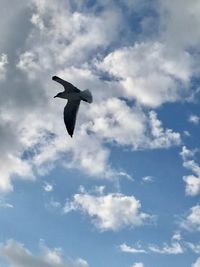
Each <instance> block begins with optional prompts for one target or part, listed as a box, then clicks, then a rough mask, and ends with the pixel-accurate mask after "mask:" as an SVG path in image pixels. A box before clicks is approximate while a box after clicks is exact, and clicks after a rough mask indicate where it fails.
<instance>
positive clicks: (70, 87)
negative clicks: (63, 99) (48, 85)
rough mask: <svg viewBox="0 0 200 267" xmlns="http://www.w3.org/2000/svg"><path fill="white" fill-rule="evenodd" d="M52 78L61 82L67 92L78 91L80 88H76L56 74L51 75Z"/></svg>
mask: <svg viewBox="0 0 200 267" xmlns="http://www.w3.org/2000/svg"><path fill="white" fill-rule="evenodd" d="M52 80H54V81H56V82H58V83H60V84H62V85H63V86H64V88H65V91H66V92H67V93H74V92H76V93H79V92H80V90H79V89H78V88H76V87H75V86H74V85H73V84H71V83H69V82H67V81H65V80H63V79H61V78H59V77H58V76H53V77H52Z"/></svg>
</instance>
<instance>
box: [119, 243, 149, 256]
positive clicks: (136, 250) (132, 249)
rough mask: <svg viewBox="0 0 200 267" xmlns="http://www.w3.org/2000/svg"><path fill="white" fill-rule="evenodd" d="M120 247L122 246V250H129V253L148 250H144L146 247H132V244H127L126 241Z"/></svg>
mask: <svg viewBox="0 0 200 267" xmlns="http://www.w3.org/2000/svg"><path fill="white" fill-rule="evenodd" d="M119 248H120V250H121V251H122V252H127V253H132V254H135V253H147V251H146V250H144V249H141V248H134V247H130V246H128V245H126V243H123V244H121V245H120V246H119Z"/></svg>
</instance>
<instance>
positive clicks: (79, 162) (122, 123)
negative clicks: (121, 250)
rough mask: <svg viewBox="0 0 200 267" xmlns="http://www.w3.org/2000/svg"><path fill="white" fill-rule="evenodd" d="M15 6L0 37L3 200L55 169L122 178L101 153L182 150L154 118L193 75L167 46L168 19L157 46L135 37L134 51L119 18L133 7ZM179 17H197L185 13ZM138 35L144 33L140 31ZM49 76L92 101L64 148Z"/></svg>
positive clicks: (187, 57)
mask: <svg viewBox="0 0 200 267" xmlns="http://www.w3.org/2000/svg"><path fill="white" fill-rule="evenodd" d="M72 2H73V3H72ZM177 2H178V0H177V1H175V3H177ZM17 3H18V5H17V9H16V12H15V13H14V11H13V10H10V11H9V12H10V13H11V15H10V16H8V17H6V18H5V19H6V25H9V28H7V30H6V31H5V29H3V28H2V27H0V31H1V34H2V36H4V37H6V38H3V39H5V40H8V42H9V45H5V44H4V42H1V43H0V51H2V52H1V53H2V54H1V55H2V56H1V57H0V83H1V84H0V85H1V86H0V92H1V100H0V104H1V109H0V117H1V120H0V137H1V138H0V140H3V141H0V168H1V176H0V190H1V191H4V192H5V191H9V190H12V189H13V183H12V181H13V180H15V179H17V178H18V179H19V178H20V179H27V180H30V181H33V180H34V179H35V177H36V176H37V175H38V174H39V175H42V174H46V173H47V172H48V171H50V170H51V169H52V168H53V167H54V166H55V165H56V164H58V162H59V164H60V165H62V166H65V167H66V168H76V169H78V170H81V171H83V172H84V173H85V174H87V175H90V176H92V177H101V178H102V177H104V178H113V177H116V176H118V175H120V173H123V172H124V173H125V171H124V170H122V168H121V166H120V167H119V169H120V171H119V170H114V169H113V168H111V164H110V162H109V159H110V149H109V146H107V144H108V143H112V144H117V145H120V146H122V147H124V146H125V147H126V148H127V147H130V149H155V148H156V149H158V148H159V149H161V148H169V147H171V146H173V145H179V144H180V143H181V136H180V134H179V133H177V132H175V131H173V129H169V128H168V127H167V125H164V123H163V122H162V121H160V119H159V114H157V113H156V111H155V110H154V108H156V107H159V106H161V105H162V104H164V103H166V102H175V101H179V100H181V99H183V97H184V99H185V96H186V95H187V96H188V95H190V93H191V91H190V89H189V88H190V87H189V84H190V78H191V77H192V75H193V73H194V68H195V70H196V69H197V68H196V65H195V62H194V57H193V54H191V53H190V51H189V50H186V49H185V46H179V50H178V48H176V49H175V43H173V44H170V45H169V44H168V41H169V40H168V39H167V36H168V34H169V33H170V34H172V28H170V20H168V17H166V16H161V17H160V18H162V24H163V25H165V26H166V27H165V29H166V31H165V36H161V35H160V33H159V31H157V32H156V34H157V40H155V39H151V38H150V39H149V40H147V39H145V38H144V36H142V32H141V36H140V37H141V38H140V39H138V40H141V41H138V42H137V43H136V42H135V43H134V44H133V39H134V37H135V36H134V34H136V32H137V29H136V28H131V29H130V28H129V27H130V25H129V23H128V20H127V18H128V16H132V13H131V12H133V10H134V12H137V10H140V11H141V8H145V5H142V4H141V1H137V0H136V1H123V0H120V1H118V3H117V4H116V2H114V1H101V2H100V1H96V3H95V4H94V5H92V6H91V5H88V3H86V2H83V1H70V0H68V1H64V0H62V1H60V2H59V5H58V4H57V3H56V2H55V1H53V0H49V1H47V0H43V1H39V0H32V1H29V3H27V2H25V1H21V2H20V1H17ZM5 5H7V4H6V1H5ZM173 5H174V4H173V3H172V2H171V1H169V3H167V4H163V3H160V5H159V11H158V12H160V13H162V12H163V14H165V13H166V12H164V10H166V9H167V10H168V13H167V14H171V13H172V12H173V8H172V7H173ZM124 6H125V7H127V6H128V7H129V12H127V13H126V12H124V10H123V7H124ZM197 7H198V6H197ZM197 7H195V8H197ZM181 8H182V9H183V8H190V9H191V10H192V11H194V12H195V10H196V9H195V8H194V4H187V5H186V7H182V5H181ZM170 12H171V13H170ZM22 14H23V16H22ZM195 14H196V13H195ZM180 19H181V17H180ZM196 21H198V18H197V16H196V15H195V22H194V23H196ZM25 22H26V23H25ZM16 23H18V24H17V25H20V29H21V31H20V34H19V35H16V34H15V32H16V31H14V29H15V27H14V25H15V24H16ZM190 23H191V22H190ZM4 26H5V25H4ZM141 26H142V27H143V28H142V31H145V21H141ZM146 31H147V29H146ZM122 33H123V34H122ZM126 33H127V34H126ZM129 33H131V34H129ZM145 36H149V35H146V34H145ZM164 37H165V38H164ZM184 40H185V39H184ZM184 40H183V41H184ZM196 41H197V39H196ZM174 42H175V41H174ZM196 43H197V42H194V43H193V44H194V45H195V44H196ZM176 47H177V46H176ZM180 47H181V48H180ZM172 48H173V49H172ZM15 51H17V53H16V52H15ZM5 54H7V56H6V55H5ZM7 58H8V59H9V60H7ZM8 61H9V62H12V64H8ZM13 62H14V63H15V64H13ZM55 74H57V75H60V76H61V77H62V78H64V79H67V80H69V81H71V82H73V83H74V84H75V85H76V86H77V87H80V88H81V89H86V88H90V89H91V91H92V93H93V96H94V103H93V104H92V105H87V104H86V103H83V105H81V107H80V112H79V116H78V121H77V126H76V129H75V135H74V138H73V139H72V140H71V139H70V138H68V136H67V134H66V131H65V127H64V124H63V119H62V112H63V106H64V104H65V102H63V101H62V100H60V99H56V100H54V99H52V97H53V96H54V94H56V93H57V92H58V91H59V90H62V89H61V87H60V86H59V85H58V84H56V83H53V81H51V75H55ZM5 88H6V90H5ZM8 99H9V100H8ZM127 100H128V101H127ZM130 102H131V103H132V104H130ZM61 103H62V104H61ZM147 107H148V108H150V109H151V110H149V109H147ZM94 158H95V164H93V159H94ZM127 177H128V176H127ZM194 179H195V178H194V177H193V178H192V183H196V179H195V182H193V180H194ZM190 180H191V179H190ZM195 188H196V187H195ZM195 190H196V189H195Z"/></svg>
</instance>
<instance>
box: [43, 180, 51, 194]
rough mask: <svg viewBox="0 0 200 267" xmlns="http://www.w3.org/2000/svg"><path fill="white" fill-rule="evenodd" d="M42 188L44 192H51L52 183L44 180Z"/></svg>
mask: <svg viewBox="0 0 200 267" xmlns="http://www.w3.org/2000/svg"><path fill="white" fill-rule="evenodd" d="M43 189H44V191H46V192H52V191H53V185H52V184H49V183H47V182H45V185H44V186H43Z"/></svg>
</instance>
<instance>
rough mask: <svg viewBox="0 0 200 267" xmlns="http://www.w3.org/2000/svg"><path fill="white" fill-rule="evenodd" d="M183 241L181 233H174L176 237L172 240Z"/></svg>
mask: <svg viewBox="0 0 200 267" xmlns="http://www.w3.org/2000/svg"><path fill="white" fill-rule="evenodd" d="M181 239H182V236H181V234H180V233H179V232H176V233H174V235H173V236H172V240H174V241H180V240H181Z"/></svg>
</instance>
